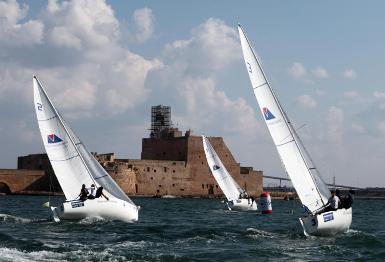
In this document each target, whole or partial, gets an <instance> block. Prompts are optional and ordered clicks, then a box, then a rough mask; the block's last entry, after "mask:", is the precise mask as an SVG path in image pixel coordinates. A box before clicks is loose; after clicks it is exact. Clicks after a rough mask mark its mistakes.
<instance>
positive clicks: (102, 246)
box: [0, 196, 385, 261]
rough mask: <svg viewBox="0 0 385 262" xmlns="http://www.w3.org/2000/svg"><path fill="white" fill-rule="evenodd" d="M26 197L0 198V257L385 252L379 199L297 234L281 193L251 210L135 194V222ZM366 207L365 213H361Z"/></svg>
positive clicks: (212, 257) (282, 256) (211, 257)
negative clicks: (336, 227)
mask: <svg viewBox="0 0 385 262" xmlns="http://www.w3.org/2000/svg"><path fill="white" fill-rule="evenodd" d="M7 198H8V202H7V201H3V200H4V199H5V200H6V199H7ZM58 200H59V199H58ZM2 201H3V202H2ZM18 201H20V203H18ZM28 201H31V204H30V205H29V206H28V209H27V210H26V209H22V206H23V203H25V198H24V197H23V198H22V197H20V198H17V197H15V196H10V197H7V196H6V197H4V198H0V206H1V207H2V208H4V209H3V211H2V212H3V213H7V214H0V260H5V261H74V260H77V261H79V260H80V261H198V260H199V261H224V260H232V261H255V260H256V259H258V260H266V261H277V260H278V261H283V260H295V261H304V260H314V259H317V260H338V259H346V260H356V259H359V260H360V259H361V260H364V259H367V260H370V259H374V260H376V259H377V260H381V259H382V258H383V257H384V255H385V251H384V247H385V230H382V228H385V221H384V220H383V216H380V215H378V214H380V213H379V212H380V211H381V210H382V209H384V210H385V202H376V203H375V205H374V206H370V204H371V203H372V202H369V203H368V202H365V203H364V202H363V204H361V206H360V202H359V201H356V202H357V205H359V207H357V208H356V213H354V215H353V225H352V228H353V229H351V230H349V231H348V232H347V233H346V234H340V235H337V236H333V237H304V236H303V233H302V232H301V231H300V230H299V231H298V232H297V231H292V229H293V228H298V229H300V224H299V223H298V218H297V216H296V215H291V214H290V212H289V211H290V210H291V209H293V202H289V203H288V202H286V201H281V202H279V201H278V202H275V203H274V208H275V212H274V214H272V215H270V216H256V214H255V213H253V212H230V211H227V210H225V209H224V207H223V205H222V204H220V202H219V201H218V200H207V199H206V200H205V199H168V200H167V201H163V200H162V199H149V198H146V199H144V198H143V199H141V198H138V199H135V201H137V203H138V204H140V205H141V206H145V207H147V208H145V209H142V210H141V213H140V222H139V223H136V224H127V223H123V222H119V221H109V220H105V219H103V218H100V217H89V218H85V219H82V220H77V221H62V222H60V223H55V222H53V221H52V220H48V219H47V217H46V215H47V212H44V211H46V210H45V209H43V208H41V206H40V205H39V203H41V202H42V198H41V197H40V198H39V197H30V198H28ZM34 201H35V202H34ZM8 203H11V204H8ZM7 204H8V206H7ZM23 207H24V208H25V205H24V206H23ZM365 208H366V209H365ZM376 208H377V209H376ZM368 209H370V211H371V214H373V215H371V216H368V215H366V214H367V212H368ZM13 211H14V213H13ZM300 211H301V210H300V207H299V210H298V213H299V212H300ZM359 212H361V213H359ZM16 214H17V215H16ZM20 214H22V215H20Z"/></svg>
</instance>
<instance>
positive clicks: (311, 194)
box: [238, 25, 330, 212]
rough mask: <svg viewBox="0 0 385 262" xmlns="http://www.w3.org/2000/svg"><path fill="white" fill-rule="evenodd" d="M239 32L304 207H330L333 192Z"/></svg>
mask: <svg viewBox="0 0 385 262" xmlns="http://www.w3.org/2000/svg"><path fill="white" fill-rule="evenodd" d="M238 30H239V36H240V39H241V45H242V51H243V57H244V59H245V64H246V69H247V72H248V73H249V77H250V81H251V84H252V86H253V90H254V94H255V97H256V99H257V101H258V104H259V107H260V111H261V113H262V115H263V118H264V119H265V122H266V125H267V127H268V129H269V132H270V134H271V137H272V138H273V142H274V144H275V146H276V148H277V150H278V154H279V156H280V158H281V161H282V163H283V165H284V168H285V169H286V172H287V173H288V175H289V177H290V179H291V181H292V183H293V186H294V188H295V190H296V191H297V194H298V196H299V198H300V200H301V202H302V204H303V205H304V206H305V207H307V209H308V210H309V211H311V212H315V211H317V210H319V209H320V208H322V207H323V206H324V205H325V204H326V203H327V200H328V197H329V196H330V191H329V189H328V188H327V186H326V184H325V183H324V182H323V181H322V179H321V177H320V175H319V174H318V171H317V169H316V168H315V166H314V164H313V163H312V161H311V158H310V156H309V154H308V153H307V151H306V150H305V147H304V146H303V144H302V142H301V140H300V139H299V137H298V135H297V133H296V132H295V129H294V128H293V127H292V125H291V123H290V121H289V119H288V118H287V116H286V114H285V112H284V111H283V109H282V107H281V105H280V104H279V102H278V99H277V98H276V96H275V95H274V92H273V90H272V89H271V87H270V84H269V82H268V81H267V79H266V77H265V74H264V72H263V70H262V67H261V64H260V62H259V61H258V58H257V56H256V54H255V53H254V51H253V49H252V47H251V45H250V43H249V41H248V39H247V37H246V35H245V34H244V32H243V30H242V28H241V26H240V25H239V26H238Z"/></svg>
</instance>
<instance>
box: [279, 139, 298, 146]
mask: <svg viewBox="0 0 385 262" xmlns="http://www.w3.org/2000/svg"><path fill="white" fill-rule="evenodd" d="M292 142H295V141H294V139H293V140H290V141H288V142H286V143H283V144H278V145H275V146H284V145H286V144H289V143H292Z"/></svg>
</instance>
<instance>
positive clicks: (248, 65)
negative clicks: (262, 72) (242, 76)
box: [246, 62, 253, 74]
mask: <svg viewBox="0 0 385 262" xmlns="http://www.w3.org/2000/svg"><path fill="white" fill-rule="evenodd" d="M246 64H247V71H249V73H250V74H252V73H253V70H251V65H250V63H249V62H246Z"/></svg>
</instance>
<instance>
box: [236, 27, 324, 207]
mask: <svg viewBox="0 0 385 262" xmlns="http://www.w3.org/2000/svg"><path fill="white" fill-rule="evenodd" d="M240 28H241V31H242V33H243V36H244V37H245V39H246V41H247V44H248V46H249V48H250V50H251V52H252V54H253V56H254V58H255V60H256V62H257V64H258V67H259V69H260V70H261V72H262V76H263V78H264V79H265V81H266V82H267V86H268V87H269V90H270V93H271V95H272V96H273V98H274V101H275V102H276V104H277V105H278V108H279V110H280V111H281V114H282V116H283V118H284V120H285V123H286V126H287V128H288V129H289V132H290V133H292V134H293V133H294V134H296V133H295V130H292V126H291V124H290V121H289V118H288V117H287V115H286V113H285V111H284V110H283V108H282V107H281V104H280V103H279V102H278V98H277V97H276V95H275V94H274V91H273V89H272V88H271V87H270V84H269V83H268V81H267V78H266V74H265V72H264V71H263V68H262V66H261V63H260V62H259V60H258V58H257V56H256V54H255V52H254V49H253V47H252V46H251V45H250V42H249V39H248V38H247V36H246V34H245V33H244V32H243V28H242V27H241V26H240ZM293 138H294V136H293ZM294 142H295V144H296V145H297V148H298V150H299V153H300V155H301V157H302V160H303V161H304V163H305V165H306V167H307V168H309V167H308V164H307V162H306V161H305V158H304V156H303V153H302V151H301V149H300V147H299V146H298V143H297V141H296V140H295V139H294ZM310 177H311V179H312V181H313V183H314V184H315V188H316V190H317V192H318V195H319V197H320V198H321V202H322V204H324V205H325V203H324V201H323V199H322V195H321V192H320V191H319V189H318V187H317V184H316V182H315V180H314V177H313V176H312V175H311V174H310Z"/></svg>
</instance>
